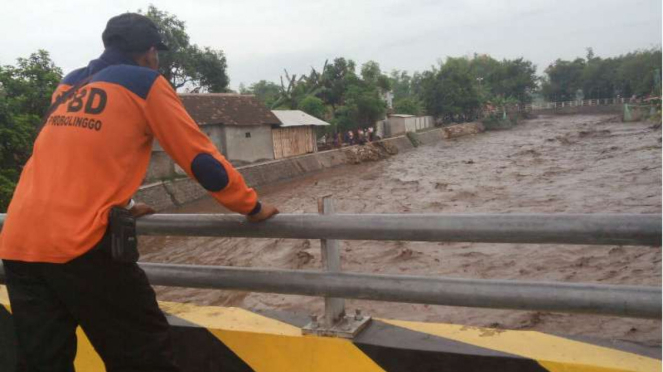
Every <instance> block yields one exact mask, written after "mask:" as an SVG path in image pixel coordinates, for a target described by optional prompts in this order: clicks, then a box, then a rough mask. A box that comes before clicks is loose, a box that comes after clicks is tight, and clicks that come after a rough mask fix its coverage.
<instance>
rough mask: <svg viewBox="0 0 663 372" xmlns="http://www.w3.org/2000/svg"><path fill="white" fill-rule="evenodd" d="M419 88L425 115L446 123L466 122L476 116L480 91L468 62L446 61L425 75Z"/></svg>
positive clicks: (458, 59)
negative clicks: (441, 119) (440, 119)
mask: <svg viewBox="0 0 663 372" xmlns="http://www.w3.org/2000/svg"><path fill="white" fill-rule="evenodd" d="M422 85H423V92H422V100H423V103H424V106H425V107H426V112H427V113H428V114H430V115H433V116H436V117H441V118H443V119H444V120H446V121H466V120H472V119H474V118H475V117H476V116H478V112H479V108H480V101H479V90H478V87H477V83H476V79H475V77H474V75H473V74H472V70H471V66H470V61H469V60H468V59H467V58H447V60H446V62H444V63H442V64H441V65H440V68H439V69H435V68H433V70H432V71H430V72H428V71H426V72H425V73H424V76H423V81H422Z"/></svg>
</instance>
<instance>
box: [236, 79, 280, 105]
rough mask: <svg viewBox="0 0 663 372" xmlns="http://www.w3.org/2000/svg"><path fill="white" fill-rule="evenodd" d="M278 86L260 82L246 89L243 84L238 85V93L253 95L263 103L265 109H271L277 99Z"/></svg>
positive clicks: (268, 82) (264, 81) (269, 82)
mask: <svg viewBox="0 0 663 372" xmlns="http://www.w3.org/2000/svg"><path fill="white" fill-rule="evenodd" d="M279 91H280V88H279V85H278V84H275V83H272V82H271V81H267V80H260V81H259V82H257V83H253V84H251V86H249V87H248V88H245V87H244V84H240V86H239V92H240V93H241V94H253V95H255V96H256V98H258V99H259V100H261V101H262V102H264V103H265V105H266V106H267V107H272V105H273V104H274V102H276V100H277V99H278V98H279Z"/></svg>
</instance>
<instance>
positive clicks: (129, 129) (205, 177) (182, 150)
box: [0, 49, 261, 263]
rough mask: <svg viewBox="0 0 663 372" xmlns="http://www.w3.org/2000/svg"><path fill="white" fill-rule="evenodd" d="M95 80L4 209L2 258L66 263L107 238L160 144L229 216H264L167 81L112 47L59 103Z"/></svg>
mask: <svg viewBox="0 0 663 372" xmlns="http://www.w3.org/2000/svg"><path fill="white" fill-rule="evenodd" d="M90 76H92V78H91V79H90V81H89V83H87V84H85V85H83V86H82V87H80V88H79V89H78V90H77V91H76V92H75V94H73V95H72V96H71V97H70V98H69V99H68V100H66V101H65V102H64V103H62V104H60V105H59V106H58V107H57V109H55V110H54V111H53V112H52V113H51V114H50V116H49V117H48V118H47V120H46V122H45V125H44V127H43V129H42V131H41V132H40V134H39V136H38V137H37V139H36V141H35V144H34V149H33V153H32V156H31V157H30V159H29V160H28V162H27V163H26V165H25V167H24V168H23V172H22V173H21V177H20V180H19V182H18V185H17V187H16V190H15V193H14V197H13V199H12V201H11V203H10V205H9V208H8V210H7V217H6V220H5V223H4V226H3V228H2V232H1V233H0V258H2V259H8V260H17V261H26V262H51V263H65V262H68V261H70V260H72V259H74V258H76V257H78V256H81V255H82V254H84V253H86V252H87V251H89V250H90V249H91V248H93V247H94V246H95V245H96V244H97V243H98V242H99V241H100V240H101V238H102V237H103V235H104V233H105V231H106V227H107V223H108V213H109V210H110V209H111V208H112V207H113V206H123V205H126V204H127V203H128V201H129V200H130V199H131V197H132V195H133V194H134V193H135V192H136V190H137V189H138V188H139V187H140V185H141V183H142V180H143V178H144V176H145V173H146V171H147V167H148V165H149V162H150V155H151V151H152V142H153V140H154V139H155V138H156V139H157V140H158V141H159V143H160V144H161V146H162V147H163V149H164V150H165V151H166V152H167V153H168V154H169V155H170V156H171V157H172V158H173V159H174V160H175V162H176V163H177V164H178V165H179V166H180V167H182V169H184V171H185V172H186V173H187V174H188V175H189V176H190V177H192V178H195V179H196V180H197V181H198V182H199V183H200V184H201V185H202V186H203V187H204V188H205V189H206V190H207V191H208V192H209V193H210V194H211V195H212V196H213V197H214V198H215V199H216V200H217V201H218V202H220V203H221V204H223V205H224V206H225V207H227V208H228V209H230V210H232V211H234V212H238V213H242V214H255V213H258V212H259V211H260V208H261V207H260V203H259V202H258V199H257V194H256V192H255V191H254V190H253V189H251V188H249V187H247V186H246V184H245V182H244V179H243V178H242V176H241V174H239V172H237V170H235V169H234V168H233V167H232V165H231V164H230V163H229V162H228V161H226V159H225V158H224V157H223V156H222V155H221V154H220V153H219V151H218V150H217V149H216V147H215V146H214V145H213V143H212V142H211V141H210V140H209V138H207V136H205V134H203V133H202V132H201V131H200V129H199V128H198V125H197V124H196V123H195V122H194V121H193V119H191V117H190V116H189V115H188V113H187V112H186V110H185V108H184V106H183V105H182V102H181V101H180V99H179V97H178V96H177V94H176V93H175V91H174V90H173V88H172V87H171V86H170V84H169V83H168V81H167V80H166V79H165V78H164V77H162V76H161V75H159V73H158V72H156V71H153V70H151V69H148V68H144V67H140V66H137V65H136V63H135V62H134V61H133V60H131V59H129V58H128V57H127V56H125V55H123V54H122V53H121V52H119V51H116V50H112V49H107V50H106V51H105V52H104V53H103V54H102V55H101V57H100V58H99V59H96V60H93V61H91V62H90V64H89V65H88V66H87V67H85V68H82V69H78V70H75V71H73V72H72V73H70V74H69V75H67V76H66V77H65V78H64V79H63V81H62V83H61V84H60V85H59V86H58V88H57V90H56V91H55V93H54V94H53V100H54V101H55V99H56V97H58V96H59V95H60V94H63V93H64V92H66V91H67V90H69V89H71V88H72V87H73V86H75V85H76V84H77V83H78V82H81V81H83V80H84V79H86V78H88V77H90Z"/></svg>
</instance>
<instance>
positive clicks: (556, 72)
mask: <svg viewBox="0 0 663 372" xmlns="http://www.w3.org/2000/svg"><path fill="white" fill-rule="evenodd" d="M584 69H585V60H584V59H582V58H576V59H575V60H574V61H564V60H561V59H558V60H556V61H555V62H554V63H553V64H551V65H550V66H548V68H546V71H545V72H546V74H547V75H548V76H547V79H546V80H545V81H544V83H543V85H542V87H541V90H542V92H543V95H544V96H545V97H546V98H547V99H548V100H552V101H555V102H557V101H571V100H574V99H576V93H577V91H578V90H579V89H580V88H581V87H582V74H583V70H584Z"/></svg>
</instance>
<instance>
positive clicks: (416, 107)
mask: <svg viewBox="0 0 663 372" xmlns="http://www.w3.org/2000/svg"><path fill="white" fill-rule="evenodd" d="M423 111H424V109H423V107H422V105H421V102H419V101H418V100H417V99H416V98H401V99H399V100H397V101H394V113H396V114H408V115H421V114H422V113H423Z"/></svg>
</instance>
